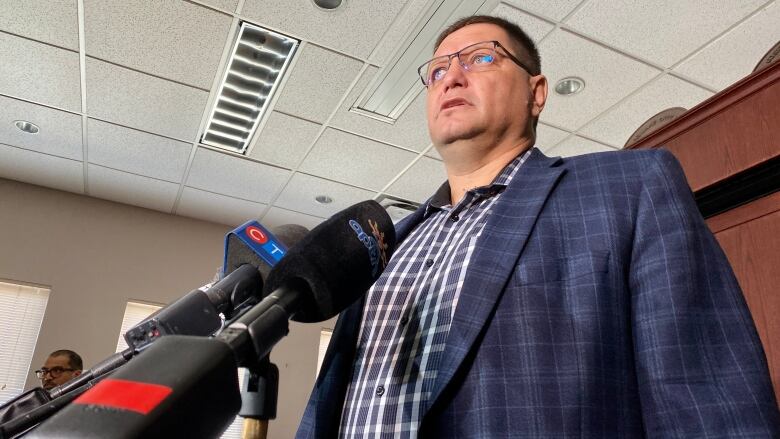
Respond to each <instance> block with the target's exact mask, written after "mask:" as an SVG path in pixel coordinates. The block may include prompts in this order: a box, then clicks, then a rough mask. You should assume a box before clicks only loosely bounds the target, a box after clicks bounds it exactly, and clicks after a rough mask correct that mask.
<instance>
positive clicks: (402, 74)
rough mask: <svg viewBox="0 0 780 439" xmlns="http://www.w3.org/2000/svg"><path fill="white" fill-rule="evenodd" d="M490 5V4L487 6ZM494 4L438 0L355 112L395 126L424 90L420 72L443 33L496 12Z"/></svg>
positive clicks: (430, 7)
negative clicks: (466, 19) (459, 23)
mask: <svg viewBox="0 0 780 439" xmlns="http://www.w3.org/2000/svg"><path fill="white" fill-rule="evenodd" d="M486 3H488V4H486ZM493 3H494V2H491V1H490V0H478V1H474V0H434V1H432V2H431V4H430V6H429V7H428V9H426V10H425V13H424V14H423V15H422V16H421V17H420V18H419V19H418V20H417V23H415V26H414V28H412V29H411V31H410V32H409V36H408V37H407V39H406V40H405V41H404V42H403V44H402V45H401V46H400V47H399V48H398V50H397V51H396V54H395V55H394V56H393V58H392V59H391V60H390V61H389V62H388V63H387V66H386V67H385V68H383V69H382V70H381V71H380V72H379V74H378V75H377V79H376V81H375V82H374V84H372V85H371V86H369V87H368V88H367V89H366V91H365V92H364V93H363V95H362V96H361V97H360V98H359V99H358V102H357V104H356V105H355V106H354V107H353V108H352V111H354V112H356V113H360V114H363V115H365V116H369V117H373V118H375V119H379V120H384V121H385V122H389V123H393V122H395V120H396V119H398V117H399V116H400V115H401V114H402V113H403V112H404V111H405V110H406V108H407V107H408V106H409V104H411V103H412V101H413V100H414V98H415V97H417V94H418V93H420V90H421V89H422V84H421V83H420V77H419V76H418V75H417V68H418V67H420V65H422V64H423V63H424V62H426V61H428V60H429V59H431V57H432V56H433V43H434V40H435V39H436V37H437V36H438V35H439V32H440V31H441V30H443V29H444V28H445V27H446V26H448V25H450V24H452V23H453V22H455V21H456V20H459V19H461V18H463V17H466V16H470V15H474V14H477V13H480V12H485V11H483V10H482V9H483V7H484V9H492V7H493V6H495V5H494V4H493Z"/></svg>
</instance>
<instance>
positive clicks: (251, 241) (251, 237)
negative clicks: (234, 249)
mask: <svg viewBox="0 0 780 439" xmlns="http://www.w3.org/2000/svg"><path fill="white" fill-rule="evenodd" d="M231 237H235V238H237V239H239V240H240V241H241V242H243V243H244V244H245V245H246V246H247V247H249V248H250V249H252V250H253V251H254V252H255V253H256V254H257V255H258V256H259V257H260V258H261V259H262V260H263V261H265V263H266V264H268V266H269V267H273V266H274V265H276V263H277V262H279V260H280V259H282V256H284V254H285V253H286V252H287V247H286V246H285V245H284V244H282V242H281V241H279V240H278V239H277V238H276V237H275V236H274V235H273V234H271V232H269V231H268V229H266V228H265V227H263V226H262V225H260V223H259V222H257V221H254V220H252V221H247V222H246V223H244V224H243V225H241V226H239V227H238V228H236V229H235V230H233V231H232V232H230V233H228V234H227V235H226V236H225V260H224V264H223V266H222V273H223V274H227V271H228V270H229V268H230V267H229V265H230V264H229V261H228V254H229V253H230V252H229V251H228V247H229V243H230V241H231Z"/></svg>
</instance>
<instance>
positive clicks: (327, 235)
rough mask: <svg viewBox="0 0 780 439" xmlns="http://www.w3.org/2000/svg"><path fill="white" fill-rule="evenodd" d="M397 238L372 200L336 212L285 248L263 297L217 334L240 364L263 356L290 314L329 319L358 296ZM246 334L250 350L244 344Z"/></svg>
mask: <svg viewBox="0 0 780 439" xmlns="http://www.w3.org/2000/svg"><path fill="white" fill-rule="evenodd" d="M395 244H396V242H395V227H394V226H393V221H392V220H391V219H390V216H389V215H388V214H387V212H386V211H385V209H384V208H383V207H382V206H381V205H380V204H379V203H377V202H376V201H364V202H362V203H358V204H355V205H354V206H352V207H349V208H347V209H345V210H343V211H341V212H339V213H337V214H336V215H334V216H332V217H331V218H330V219H328V220H326V221H325V222H323V223H322V224H320V225H319V226H317V227H315V228H314V230H312V231H311V233H309V234H308V235H306V236H305V237H304V238H303V239H301V241H300V242H298V243H297V244H296V245H294V246H293V247H291V248H290V249H289V250H288V252H287V254H286V255H285V256H284V258H282V259H281V260H280V261H279V263H278V264H277V265H276V266H275V267H274V268H273V269H272V270H271V273H270V274H269V275H268V279H267V280H266V282H265V288H264V294H265V295H266V297H265V298H264V299H263V300H262V301H261V302H260V303H258V304H257V305H255V306H254V307H252V309H250V310H249V311H247V312H246V313H245V314H243V315H241V316H240V317H239V318H238V319H236V321H235V322H231V323H230V324H229V325H228V326H227V327H226V328H225V329H224V330H222V332H221V333H220V334H219V335H218V338H220V339H222V340H224V341H225V342H227V343H228V344H229V345H231V347H233V349H234V351H236V352H237V356H238V359H239V365H243V364H246V363H249V364H251V362H252V361H253V360H254V359H258V358H263V357H264V356H265V355H267V354H268V353H269V352H270V351H271V348H272V347H273V346H274V345H275V344H276V343H277V342H278V341H279V340H281V338H282V337H284V336H285V335H287V330H288V327H287V320H288V319H292V320H295V321H298V322H304V323H311V322H319V321H323V320H327V319H329V318H331V317H333V316H335V315H336V314H338V313H339V312H341V311H342V310H344V309H345V308H347V307H348V306H349V305H351V304H352V303H353V302H355V301H356V300H357V299H358V298H359V297H360V296H362V295H363V294H364V293H365V292H366V291H367V290H368V288H370V287H371V285H372V284H373V283H374V282H375V281H376V280H377V279H378V278H379V276H380V275H381V273H382V271H383V270H384V269H385V267H386V266H387V262H388V261H389V260H390V257H391V256H392V253H393V251H394V250H395ZM247 334H248V335H247ZM247 338H248V339H250V340H251V342H252V347H253V348H254V349H253V350H247V347H246V340H247Z"/></svg>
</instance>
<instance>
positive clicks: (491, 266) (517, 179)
mask: <svg viewBox="0 0 780 439" xmlns="http://www.w3.org/2000/svg"><path fill="white" fill-rule="evenodd" d="M559 163H560V159H558V158H547V157H545V156H544V155H543V154H542V153H541V152H539V151H538V150H534V151H532V153H531V156H530V157H529V158H528V159H527V160H526V162H525V163H524V164H523V165H522V166H521V168H520V169H519V170H518V172H517V174H515V176H514V178H513V179H512V181H511V182H510V184H509V186H507V188H506V189H505V191H504V193H503V194H502V195H501V198H500V199H499V200H498V202H496V204H494V206H493V209H492V211H491V213H490V216H489V217H488V220H487V223H486V224H485V228H484V230H483V232H482V235H481V236H480V238H479V240H478V242H477V245H476V249H475V250H474V254H473V255H472V257H471V261H470V262H469V268H468V273H467V274H466V278H465V279H464V284H463V289H462V291H461V293H460V296H459V298H458V304H457V308H456V310H455V314H454V316H453V320H452V326H451V327H450V332H449V336H448V338H447V344H446V347H445V349H444V352H443V354H442V360H441V363H440V364H439V370H438V373H437V376H436V382H435V384H434V387H433V390H432V393H431V395H430V398H429V399H428V408H430V407H431V406H432V405H433V404H435V402H436V399H437V398H438V397H439V396H440V395H441V393H442V391H443V390H444V388H445V387H446V386H447V384H448V383H449V382H450V380H451V379H452V377H453V375H454V374H455V372H456V370H457V369H458V367H459V366H460V364H461V363H462V362H463V359H464V358H465V357H466V354H467V353H468V352H469V350H470V349H471V347H472V345H473V343H474V340H475V339H476V338H477V336H478V335H479V333H480V332H481V330H482V329H483V327H484V326H485V324H486V323H487V321H488V317H489V315H490V313H491V311H492V310H493V309H494V307H495V305H496V302H497V301H498V299H499V298H500V296H501V293H502V291H503V290H504V285H505V284H506V282H507V280H508V279H509V277H510V275H511V273H512V270H513V269H514V267H515V265H516V263H517V259H518V258H519V256H520V252H521V251H522V249H523V247H524V246H525V243H526V241H527V239H528V236H529V235H530V233H531V230H532V229H533V226H534V224H535V223H536V218H537V217H538V215H539V213H540V211H541V209H542V207H543V205H544V202H545V200H547V198H548V196H549V194H550V192H551V191H552V190H553V187H554V186H555V183H556V182H557V181H558V179H559V178H560V177H561V175H562V174H563V173H564V169H563V168H561V167H557V166H556V165H557V164H559Z"/></svg>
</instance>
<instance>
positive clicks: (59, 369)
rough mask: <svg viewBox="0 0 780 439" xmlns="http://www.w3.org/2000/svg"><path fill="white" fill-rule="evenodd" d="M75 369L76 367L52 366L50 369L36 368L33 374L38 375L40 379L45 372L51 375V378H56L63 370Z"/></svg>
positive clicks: (71, 370) (72, 370)
mask: <svg viewBox="0 0 780 439" xmlns="http://www.w3.org/2000/svg"><path fill="white" fill-rule="evenodd" d="M75 371H76V369H70V368H67V367H60V366H55V367H52V368H51V369H38V370H36V371H35V376H36V377H38V379H39V380H42V379H43V377H45V376H46V374H49V375H51V377H52V378H57V377H59V376H60V375H62V374H63V373H65V372H75Z"/></svg>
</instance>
